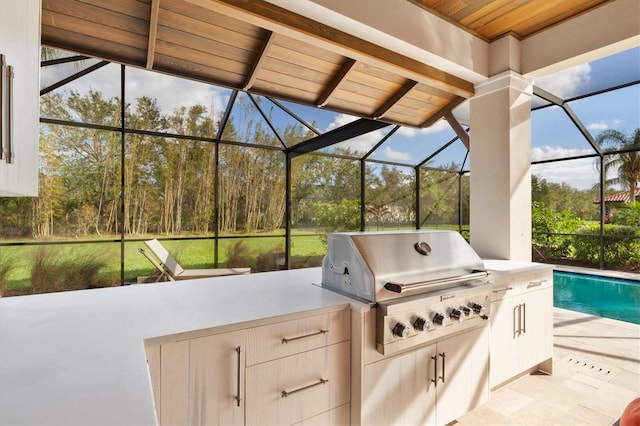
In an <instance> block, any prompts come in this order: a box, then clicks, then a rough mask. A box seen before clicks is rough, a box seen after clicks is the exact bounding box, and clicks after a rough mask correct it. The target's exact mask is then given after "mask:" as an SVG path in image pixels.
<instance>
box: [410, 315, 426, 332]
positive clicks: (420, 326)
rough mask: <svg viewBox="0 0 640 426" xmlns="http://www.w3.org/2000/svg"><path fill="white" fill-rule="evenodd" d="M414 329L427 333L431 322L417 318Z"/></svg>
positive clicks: (414, 321)
mask: <svg viewBox="0 0 640 426" xmlns="http://www.w3.org/2000/svg"><path fill="white" fill-rule="evenodd" d="M413 328H414V329H415V330H416V331H426V330H428V329H429V321H427V320H426V319H424V318H422V317H417V318H416V319H415V320H413Z"/></svg>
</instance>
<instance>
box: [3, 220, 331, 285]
mask: <svg viewBox="0 0 640 426" xmlns="http://www.w3.org/2000/svg"><path fill="white" fill-rule="evenodd" d="M148 238H158V239H160V240H161V241H162V244H163V245H164V246H165V248H166V249H167V250H168V251H169V253H171V254H172V255H173V256H174V257H175V258H176V260H177V261H178V262H179V263H180V264H181V266H183V267H184V268H185V269H188V268H213V267H215V264H214V259H215V256H214V252H215V242H214V240H213V239H176V240H163V239H162V237H161V236H154V235H149V236H145V239H148ZM25 243H27V244H28V241H25ZM284 245H285V240H284V236H283V235H273V234H272V235H264V236H259V237H251V238H248V237H234V238H232V239H220V240H219V247H218V266H219V267H224V266H227V264H228V263H229V262H230V261H231V262H233V265H232V266H236V267H239V266H248V267H251V269H252V271H256V272H257V271H259V267H262V268H263V270H268V269H275V266H273V267H269V266H270V265H269V264H270V263H271V264H274V265H275V258H276V257H281V256H282V255H281V253H283V252H284ZM120 247H121V244H120V242H104V240H103V241H91V240H88V241H87V242H86V243H85V242H81V243H79V242H77V241H60V242H56V241H47V244H46V245H14V246H2V247H0V290H2V289H5V290H9V291H10V292H11V291H14V292H16V293H28V292H29V290H30V288H31V281H32V270H33V266H34V264H35V262H36V259H38V258H42V257H44V258H45V259H47V260H48V263H49V265H53V264H58V265H60V264H64V265H67V267H68V268H72V267H73V264H74V260H75V261H76V262H77V261H78V259H81V258H82V259H93V261H94V262H95V263H98V264H100V265H103V266H101V267H100V268H99V272H98V274H97V281H98V282H97V283H87V285H88V286H110V285H119V284H120V266H121V262H122V259H121V254H120ZM138 248H145V249H146V246H145V245H144V243H143V242H142V241H126V242H125V244H124V279H125V282H135V281H136V279H137V277H141V276H148V275H150V274H151V273H152V272H153V271H154V267H153V265H152V264H151V263H150V262H149V261H148V260H147V259H146V258H145V257H144V256H143V255H142V254H141V253H139V252H138ZM325 251H326V249H325V246H324V244H323V242H322V239H321V236H320V235H319V234H318V235H309V234H308V233H306V234H303V233H300V232H296V233H293V235H292V247H291V259H292V265H293V266H294V267H296V266H297V267H306V266H318V265H319V262H320V259H321V258H322V256H323V255H324V253H325ZM147 252H148V250H147ZM3 265H5V268H7V269H8V272H7V273H6V274H4V275H5V276H4V279H3V274H2V267H3ZM264 268H267V269H264ZM52 278H54V277H52ZM3 281H4V282H3Z"/></svg>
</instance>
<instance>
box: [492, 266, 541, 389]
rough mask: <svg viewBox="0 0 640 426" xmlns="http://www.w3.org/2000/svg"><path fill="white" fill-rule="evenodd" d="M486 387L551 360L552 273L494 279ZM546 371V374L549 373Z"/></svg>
mask: <svg viewBox="0 0 640 426" xmlns="http://www.w3.org/2000/svg"><path fill="white" fill-rule="evenodd" d="M490 342H491V343H490V344H491V346H490V348H491V358H490V366H491V370H490V371H491V373H490V379H489V381H490V384H491V388H495V387H497V386H499V385H500V384H502V383H505V382H507V381H509V380H511V379H513V378H514V377H517V376H519V375H520V374H522V373H525V372H528V371H530V370H532V369H536V368H538V367H539V366H541V365H544V368H545V369H549V368H550V364H551V362H550V360H551V358H552V357H553V272H552V270H551V268H549V269H544V270H541V271H538V272H527V273H519V274H505V275H502V276H499V277H497V278H496V282H495V283H494V289H493V295H492V301H491V340H490ZM549 372H550V371H549Z"/></svg>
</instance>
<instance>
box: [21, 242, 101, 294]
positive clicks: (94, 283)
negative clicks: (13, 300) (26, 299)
mask: <svg viewBox="0 0 640 426" xmlns="http://www.w3.org/2000/svg"><path fill="white" fill-rule="evenodd" d="M105 266H106V262H105V260H104V259H102V257H101V256H100V255H99V254H98V253H97V252H95V253H94V252H86V253H81V254H79V255H74V256H71V255H69V254H64V253H63V252H61V251H60V250H59V249H55V248H49V247H38V249H37V250H36V251H35V252H34V259H33V265H32V267H31V293H33V294H37V293H51V292H56V291H71V290H82V289H86V288H95V287H103V286H104V284H103V283H101V282H100V281H99V279H98V273H99V272H100V270H101V269H102V268H104V267H105Z"/></svg>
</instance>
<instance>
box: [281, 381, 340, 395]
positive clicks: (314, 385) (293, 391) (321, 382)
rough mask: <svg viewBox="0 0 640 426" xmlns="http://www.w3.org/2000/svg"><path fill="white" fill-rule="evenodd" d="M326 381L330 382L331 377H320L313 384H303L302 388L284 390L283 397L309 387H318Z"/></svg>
mask: <svg viewBox="0 0 640 426" xmlns="http://www.w3.org/2000/svg"><path fill="white" fill-rule="evenodd" d="M325 383H329V379H320V381H318V382H317V383H314V384H311V385H308V386H303V387H301V388H298V389H294V390H292V391H282V397H283V398H286V397H288V396H289V395H292V394H294V393H296V392H300V391H303V390H306V389H309V388H313V387H316V386H319V385H324V384H325Z"/></svg>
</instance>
